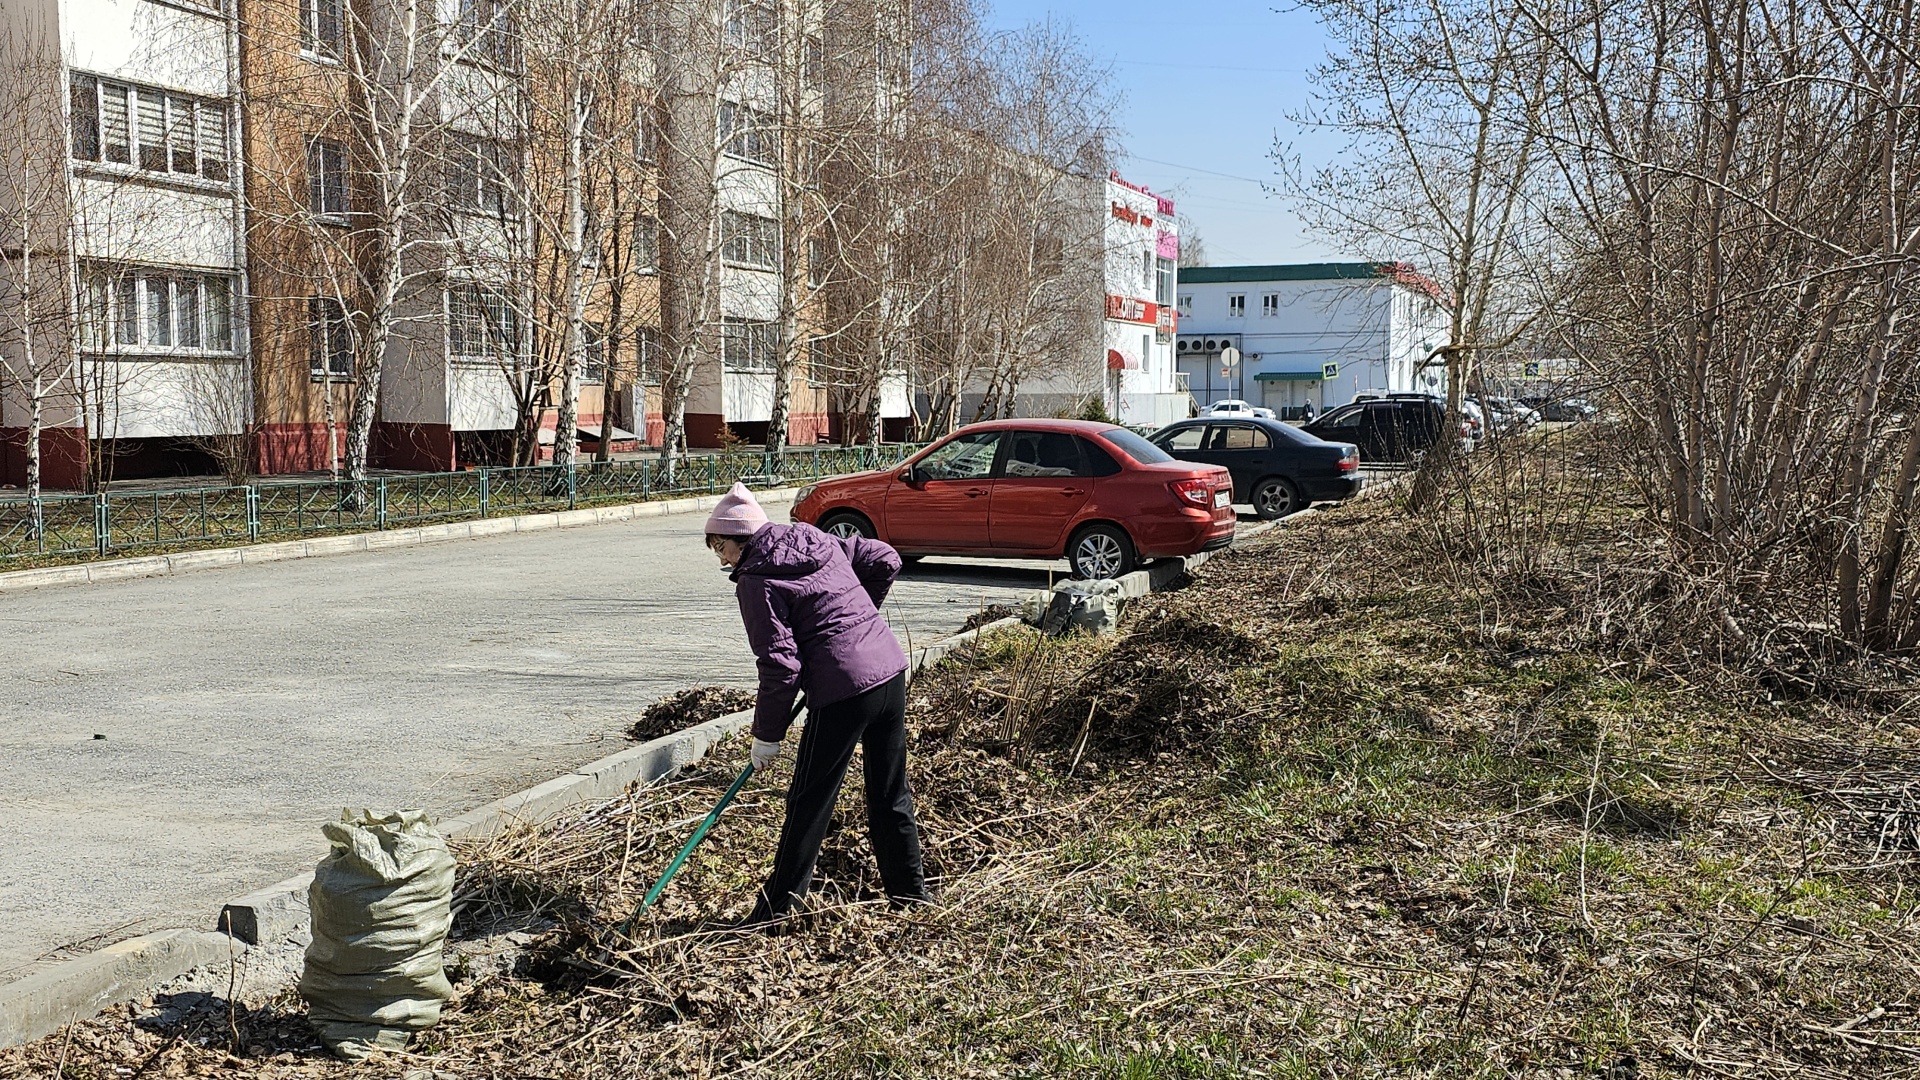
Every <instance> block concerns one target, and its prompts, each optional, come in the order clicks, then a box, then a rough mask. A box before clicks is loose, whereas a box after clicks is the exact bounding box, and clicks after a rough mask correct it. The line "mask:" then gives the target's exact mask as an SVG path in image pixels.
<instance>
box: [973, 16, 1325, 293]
mask: <svg viewBox="0 0 1920 1080" xmlns="http://www.w3.org/2000/svg"><path fill="white" fill-rule="evenodd" d="M991 2H992V4H993V7H992V12H993V21H994V22H995V23H996V24H998V25H1000V26H1004V27H1013V26H1018V25H1020V24H1022V23H1026V22H1033V21H1039V20H1043V19H1046V18H1047V17H1049V16H1052V17H1053V18H1055V19H1056V20H1058V21H1061V22H1064V23H1068V24H1070V25H1071V26H1072V27H1073V29H1074V31H1075V32H1076V33H1077V34H1078V35H1079V37H1080V38H1081V40H1082V41H1084V42H1085V43H1086V45H1087V48H1088V50H1089V51H1090V52H1092V53H1093V54H1094V55H1095V56H1098V57H1101V58H1104V59H1108V60H1111V61H1112V62H1113V69H1114V74H1115V77H1116V78H1118V79H1119V80H1120V81H1121V82H1122V83H1123V84H1124V86H1125V88H1126V91H1127V100H1126V105H1125V108H1124V112H1123V114H1122V119H1121V125H1120V126H1121V129H1122V132H1123V135H1122V139H1123V142H1124V144H1125V146H1126V148H1127V151H1128V153H1129V154H1130V155H1131V156H1130V157H1128V158H1127V159H1124V160H1123V162H1122V164H1121V175H1123V176H1125V177H1126V178H1127V179H1129V180H1131V181H1133V182H1134V183H1137V184H1144V185H1146V186H1147V187H1150V188H1152V189H1153V190H1155V191H1156V192H1159V193H1161V194H1165V195H1171V196H1172V197H1173V199H1174V201H1175V203H1176V204H1177V205H1178V207H1179V209H1180V212H1181V213H1182V214H1184V215H1186V216H1188V217H1190V218H1192V219H1193V220H1194V222H1195V223H1196V224H1197V225H1198V226H1199V229H1200V235H1201V236H1202V237H1203V238H1204V239H1205V241H1206V245H1207V253H1208V255H1209V256H1210V259H1211V261H1212V262H1213V263H1214V264H1216V265H1233V264H1244V263H1287V262H1317V261H1321V260H1325V259H1338V258H1341V257H1342V255H1341V253H1340V252H1338V251H1335V250H1332V249H1331V248H1329V247H1328V246H1327V244H1326V242H1325V241H1322V240H1319V239H1317V238H1315V237H1312V236H1310V235H1307V233H1306V232H1305V230H1304V229H1303V227H1302V226H1301V224H1300V222H1299V220H1298V219H1297V218H1296V217H1295V216H1294V215H1293V213H1292V212H1291V211H1290V210H1289V208H1288V206H1287V204H1286V202H1285V201H1284V200H1282V199H1280V198H1278V197H1276V196H1273V195H1269V194H1267V193H1266V192H1265V191H1264V190H1263V189H1262V187H1261V183H1260V182H1261V181H1266V182H1268V183H1271V182H1272V181H1273V179H1274V165H1273V161H1272V160H1271V159H1270V158H1269V156H1268V154H1269V152H1270V151H1271V150H1272V148H1273V141H1274V135H1275V133H1276V131H1277V132H1279V134H1280V135H1281V137H1282V138H1283V139H1286V140H1288V141H1293V142H1296V143H1297V144H1298V145H1299V146H1300V147H1301V148H1302V149H1303V150H1304V152H1305V156H1306V158H1307V161H1308V163H1309V164H1311V163H1312V160H1313V152H1314V149H1315V147H1314V146H1313V145H1311V144H1307V143H1301V142H1300V141H1299V140H1297V139H1296V133H1295V132H1294V131H1293V129H1292V127H1291V125H1289V123H1288V122H1287V117H1286V114H1287V113H1288V112H1289V111H1292V110H1297V109H1298V108H1299V107H1301V106H1302V105H1304V104H1305V102H1306V100H1307V82H1306V72H1307V70H1308V69H1309V68H1311V67H1312V66H1313V65H1314V64H1315V63H1317V62H1318V61H1319V60H1320V59H1321V58H1322V57H1323V56H1324V54H1325V51H1326V44H1325V39H1324V38H1323V36H1322V35H1321V32H1320V28H1319V26H1318V24H1317V22H1316V21H1315V20H1314V18H1313V17H1312V16H1311V15H1309V14H1307V13H1305V12H1302V11H1298V10H1288V9H1285V8H1282V9H1281V10H1279V11H1276V10H1275V9H1274V8H1273V7H1272V6H1270V5H1268V4H1261V3H1230V2H1223V0H1179V2H1176V3H1164V2H1163V3H1154V4H1148V3H1142V2H1139V0H1098V2H1095V0H1039V2H1032V3H1025V4H1023V3H1019V2H1017V0H991ZM1321 145H1322V147H1324V140H1322V144H1321ZM1319 152H1320V153H1326V152H1328V151H1327V150H1326V149H1324V148H1321V149H1319Z"/></svg>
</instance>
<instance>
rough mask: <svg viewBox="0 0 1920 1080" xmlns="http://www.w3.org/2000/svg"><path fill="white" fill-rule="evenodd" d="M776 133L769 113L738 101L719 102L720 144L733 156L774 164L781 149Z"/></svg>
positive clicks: (776, 130)
mask: <svg viewBox="0 0 1920 1080" xmlns="http://www.w3.org/2000/svg"><path fill="white" fill-rule="evenodd" d="M778 133H779V126H778V124H777V123H776V122H775V120H774V118H773V117H772V116H770V115H768V114H766V113H763V112H761V111H760V110H758V109H756V108H753V107H752V106H750V105H742V104H740V103H739V102H737V101H722V102H721V103H720V145H721V146H724V147H726V151H727V153H729V154H732V155H733V156H734V157H737V158H745V159H746V160H748V161H752V162H757V163H759V164H761V165H772V164H774V163H775V161H777V160H778V158H779V151H780V144H779V140H778V138H777V135H778Z"/></svg>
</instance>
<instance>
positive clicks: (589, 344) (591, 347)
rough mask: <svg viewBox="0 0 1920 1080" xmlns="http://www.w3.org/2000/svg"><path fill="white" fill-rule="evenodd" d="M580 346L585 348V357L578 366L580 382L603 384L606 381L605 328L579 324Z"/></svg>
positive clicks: (592, 324)
mask: <svg viewBox="0 0 1920 1080" xmlns="http://www.w3.org/2000/svg"><path fill="white" fill-rule="evenodd" d="M580 337H581V344H582V345H583V346H585V349H584V351H585V353H586V357H585V359H584V360H583V361H582V362H581V365H580V381H582V382H589V383H604V382H606V381H607V328H606V325H605V324H603V323H597V322H590V323H581V324H580Z"/></svg>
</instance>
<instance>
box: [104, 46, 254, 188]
mask: <svg viewBox="0 0 1920 1080" xmlns="http://www.w3.org/2000/svg"><path fill="white" fill-rule="evenodd" d="M67 93H68V101H69V109H70V111H71V114H72V115H71V117H70V120H69V128H68V143H67V153H68V155H69V156H71V157H72V158H73V160H75V161H80V162H86V163H88V164H89V165H95V166H101V167H106V168H111V169H114V170H115V171H126V172H131V173H137V174H139V175H143V176H159V177H168V178H172V179H182V180H185V179H191V180H192V181H194V182H196V183H212V184H220V185H222V186H230V185H231V184H232V183H233V153H232V140H231V137H230V135H229V133H228V115H229V110H230V108H231V106H230V105H229V104H228V103H227V102H224V101H218V100H215V99H213V98H203V97H196V96H194V95H192V94H179V93H174V92H172V91H170V90H162V89H160V88H159V87H154V86H142V85H140V84H138V83H130V82H122V81H119V80H117V79H106V78H101V77H100V76H97V75H91V74H88V73H86V72H81V71H76V72H74V73H73V74H72V76H71V77H70V79H69V81H68V84H67ZM116 102H117V103H118V106H117V107H116V105H115V103H116ZM116 118H117V121H118V122H117V124H116V123H115V120H116ZM149 119H150V120H151V121H152V122H151V123H148V122H146V120H149ZM116 128H117V130H116ZM149 128H150V129H151V130H147V129H149ZM115 135H118V136H120V137H121V141H120V142H119V143H117V144H116V143H114V142H112V141H110V140H112V139H113V138H114V136H115ZM87 141H90V142H91V143H92V145H91V146H90V147H89V146H85V145H83V143H84V142H87ZM183 154H184V155H185V157H186V159H187V167H185V168H182V167H181V164H182V155H183Z"/></svg>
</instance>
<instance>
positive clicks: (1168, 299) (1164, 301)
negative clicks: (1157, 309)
mask: <svg viewBox="0 0 1920 1080" xmlns="http://www.w3.org/2000/svg"><path fill="white" fill-rule="evenodd" d="M1153 302H1154V303H1156V304H1158V305H1160V306H1161V307H1171V306H1173V260H1172V259H1155V260H1154V261H1153Z"/></svg>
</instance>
